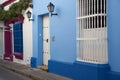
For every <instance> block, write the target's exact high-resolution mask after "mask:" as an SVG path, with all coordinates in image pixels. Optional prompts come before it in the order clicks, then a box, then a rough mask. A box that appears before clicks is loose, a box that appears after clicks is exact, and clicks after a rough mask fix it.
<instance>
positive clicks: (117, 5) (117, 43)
mask: <svg viewBox="0 0 120 80" xmlns="http://www.w3.org/2000/svg"><path fill="white" fill-rule="evenodd" d="M119 9H120V0H108V13H107V14H108V53H109V65H110V68H111V71H115V72H120V10H119Z"/></svg>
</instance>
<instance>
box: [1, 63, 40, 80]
mask: <svg viewBox="0 0 120 80" xmlns="http://www.w3.org/2000/svg"><path fill="white" fill-rule="evenodd" d="M0 66H1V67H3V68H6V69H8V70H10V71H13V72H15V73H18V74H21V75H23V76H26V77H29V78H31V79H33V80H42V79H41V78H38V77H35V76H33V75H31V74H26V73H24V72H22V71H20V70H17V69H12V68H9V67H7V66H4V65H1V64H0Z"/></svg>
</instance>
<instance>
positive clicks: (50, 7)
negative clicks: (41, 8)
mask: <svg viewBox="0 0 120 80" xmlns="http://www.w3.org/2000/svg"><path fill="white" fill-rule="evenodd" d="M47 8H48V11H49V12H50V13H51V16H52V15H57V13H53V12H54V8H55V5H54V4H52V3H51V2H50V3H49V4H48V6H47Z"/></svg>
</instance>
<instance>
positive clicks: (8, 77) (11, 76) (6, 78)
mask: <svg viewBox="0 0 120 80" xmlns="http://www.w3.org/2000/svg"><path fill="white" fill-rule="evenodd" d="M0 80H32V79H30V78H28V77H25V76H22V75H20V74H17V73H15V72H12V71H10V70H6V69H5V68H3V67H1V66H0Z"/></svg>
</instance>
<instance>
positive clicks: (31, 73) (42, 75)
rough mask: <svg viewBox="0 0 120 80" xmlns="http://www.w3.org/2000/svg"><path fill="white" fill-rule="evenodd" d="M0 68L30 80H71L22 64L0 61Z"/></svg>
mask: <svg viewBox="0 0 120 80" xmlns="http://www.w3.org/2000/svg"><path fill="white" fill-rule="evenodd" d="M0 66H2V67H4V68H6V69H9V70H11V71H14V72H16V73H19V74H21V75H24V76H27V77H30V78H32V79H33V80H72V79H69V78H66V77H63V76H59V75H56V74H53V73H48V72H45V71H43V70H40V69H35V68H31V67H28V66H25V65H22V64H18V63H14V62H9V61H5V60H1V59H0Z"/></svg>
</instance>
